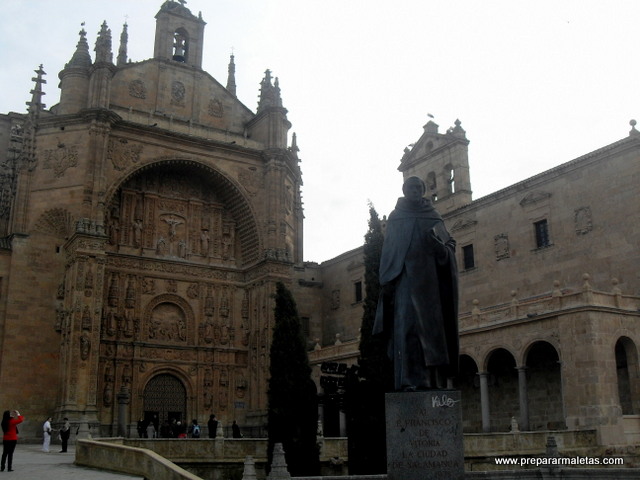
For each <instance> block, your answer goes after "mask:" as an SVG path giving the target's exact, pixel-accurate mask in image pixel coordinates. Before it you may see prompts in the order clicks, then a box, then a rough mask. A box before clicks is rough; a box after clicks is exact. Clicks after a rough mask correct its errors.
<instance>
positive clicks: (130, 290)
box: [124, 276, 136, 308]
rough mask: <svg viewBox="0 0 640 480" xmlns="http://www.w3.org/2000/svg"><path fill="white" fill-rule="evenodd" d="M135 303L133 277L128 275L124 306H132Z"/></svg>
mask: <svg viewBox="0 0 640 480" xmlns="http://www.w3.org/2000/svg"><path fill="white" fill-rule="evenodd" d="M135 305H136V288H135V279H134V278H132V277H131V276H129V278H128V280H127V290H126V293H125V297H124V306H125V307H127V308H134V307H135Z"/></svg>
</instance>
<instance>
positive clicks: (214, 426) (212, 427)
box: [207, 414, 218, 438]
mask: <svg viewBox="0 0 640 480" xmlns="http://www.w3.org/2000/svg"><path fill="white" fill-rule="evenodd" d="M207 429H208V430H209V438H216V434H217V433H218V420H216V416H215V415H214V414H211V415H209V421H208V422H207Z"/></svg>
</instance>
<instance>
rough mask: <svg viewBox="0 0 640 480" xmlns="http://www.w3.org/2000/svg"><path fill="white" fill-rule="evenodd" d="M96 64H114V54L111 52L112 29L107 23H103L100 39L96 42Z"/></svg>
mask: <svg viewBox="0 0 640 480" xmlns="http://www.w3.org/2000/svg"><path fill="white" fill-rule="evenodd" d="M94 50H95V52H96V63H103V62H106V63H113V53H112V51H111V29H109V27H107V22H106V21H105V22H102V27H101V28H100V33H99V34H98V39H97V40H96V48H95V49H94Z"/></svg>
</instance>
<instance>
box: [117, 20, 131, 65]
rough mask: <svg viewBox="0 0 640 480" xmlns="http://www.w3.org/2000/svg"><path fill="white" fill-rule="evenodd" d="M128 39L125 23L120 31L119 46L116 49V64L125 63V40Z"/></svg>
mask: <svg viewBox="0 0 640 480" xmlns="http://www.w3.org/2000/svg"><path fill="white" fill-rule="evenodd" d="M128 40H129V34H128V33H127V23H126V22H125V24H124V25H123V26H122V33H121V34H120V48H119V49H118V60H117V65H118V66H121V65H125V64H126V63H127V42H128Z"/></svg>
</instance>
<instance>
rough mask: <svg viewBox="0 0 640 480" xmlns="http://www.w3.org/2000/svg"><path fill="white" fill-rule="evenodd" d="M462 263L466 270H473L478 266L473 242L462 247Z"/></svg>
mask: <svg viewBox="0 0 640 480" xmlns="http://www.w3.org/2000/svg"><path fill="white" fill-rule="evenodd" d="M462 265H463V267H464V269H465V270H471V269H472V268H475V266H476V260H475V257H474V255H473V244H472V243H470V244H469V245H465V246H464V247H462Z"/></svg>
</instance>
